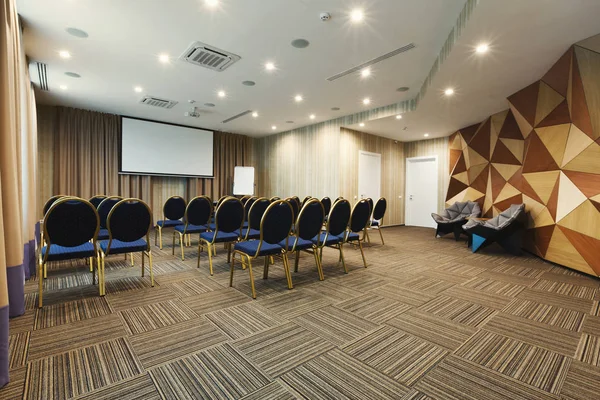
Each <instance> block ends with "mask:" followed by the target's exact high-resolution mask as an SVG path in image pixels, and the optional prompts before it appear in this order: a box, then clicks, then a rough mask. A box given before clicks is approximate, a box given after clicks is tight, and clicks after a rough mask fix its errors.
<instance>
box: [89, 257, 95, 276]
mask: <svg viewBox="0 0 600 400" xmlns="http://www.w3.org/2000/svg"><path fill="white" fill-rule="evenodd" d="M92 258H93V257H90V261H89V262H90V272H91V273H94V266H93V265H92Z"/></svg>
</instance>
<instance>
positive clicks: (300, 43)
mask: <svg viewBox="0 0 600 400" xmlns="http://www.w3.org/2000/svg"><path fill="white" fill-rule="evenodd" d="M309 44H310V42H309V41H308V40H306V39H294V40H292V46H293V47H295V48H297V49H304V48H307V47H308V45H309Z"/></svg>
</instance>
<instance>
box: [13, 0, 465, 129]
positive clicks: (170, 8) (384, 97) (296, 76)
mask: <svg viewBox="0 0 600 400" xmlns="http://www.w3.org/2000/svg"><path fill="white" fill-rule="evenodd" d="M17 5H18V10H19V14H20V15H21V16H22V18H23V20H24V25H25V33H24V37H25V48H26V53H27V55H28V56H29V57H30V59H31V60H33V61H41V62H44V63H47V64H48V80H49V88H50V90H49V91H48V92H41V91H38V93H37V96H38V101H39V102H40V103H44V104H60V105H66V106H72V107H78V108H85V109H92V110H98V111H103V112H110V113H117V114H122V115H128V116H134V117H140V118H148V119H154V120H160V121H166V122H173V123H179V124H185V125H192V126H198V127H203V128H208V129H215V130H222V131H229V132H237V133H244V134H248V135H252V136H264V135H269V134H272V133H273V132H278V131H284V130H289V129H292V128H295V127H299V126H304V125H308V124H311V123H314V122H319V121H325V120H328V119H332V118H336V117H339V116H342V115H347V114H352V113H355V112H359V111H363V110H365V109H366V108H367V107H365V106H364V105H363V104H362V99H363V98H365V97H369V98H370V99H371V100H372V102H371V105H370V106H369V107H377V106H383V105H387V104H390V103H396V102H399V101H402V100H407V99H410V98H413V97H414V96H415V95H416V93H417V92H418V90H419V88H420V86H421V83H422V81H423V79H424V77H425V76H426V74H427V71H429V69H430V67H431V65H432V63H433V62H434V60H435V58H436V56H437V53H438V52H439V49H440V48H441V46H442V44H443V42H444V41H445V40H446V37H447V36H448V32H449V31H450V29H451V28H452V26H453V25H454V22H455V21H456V18H457V16H458V14H459V12H460V10H461V9H462V7H463V5H464V0H427V1H423V0H402V1H400V0H356V1H354V0H352V1H349V0H285V1H284V0H220V5H219V7H217V8H216V9H210V8H208V7H207V6H206V5H205V4H204V0H170V1H165V0H127V1H123V0H102V1H98V0H53V1H48V0H18V1H17ZM357 7H358V8H362V9H364V12H365V16H366V18H365V20H364V21H363V22H362V23H359V24H356V23H352V22H350V18H349V13H350V11H351V10H352V9H354V8H357ZM323 11H327V12H329V13H331V15H332V19H331V20H330V21H329V22H322V21H321V20H320V19H319V14H320V12H323ZM67 27H75V28H79V29H82V30H84V31H86V32H87V33H88V34H89V38H87V39H80V38H76V37H74V36H71V35H69V34H67V33H66V32H65V29H66V28H67ZM297 38H304V39H307V40H308V41H310V43H311V44H310V46H309V47H308V48H306V49H296V48H294V47H292V46H291V45H290V42H291V41H292V40H293V39H297ZM197 40H198V41H202V42H204V43H208V44H210V45H213V46H216V47H219V48H221V49H223V50H226V51H230V52H232V53H235V54H238V55H240V56H241V57H242V59H241V61H239V62H238V63H236V64H234V65H233V66H231V67H230V68H229V69H227V70H226V71H224V72H215V71H211V70H208V69H204V68H201V67H196V66H193V65H190V64H187V63H184V62H182V61H180V60H178V59H177V58H178V57H179V56H180V55H181V54H182V53H183V52H184V50H186V48H187V47H188V45H189V44H190V43H191V42H193V41H197ZM409 43H414V44H415V45H416V48H415V49H413V50H410V51H409V52H407V53H405V54H400V55H397V56H395V57H393V58H391V59H388V60H386V61H383V62H381V63H379V64H377V65H376V66H374V67H373V68H372V70H373V76H372V77H370V78H368V79H361V78H360V77H359V76H358V75H357V74H355V75H352V76H347V77H344V78H342V79H339V80H337V81H335V82H329V81H327V80H326V78H327V77H329V76H331V75H334V74H337V73H339V72H342V71H344V70H347V69H349V68H351V67H354V66H355V65H358V64H361V63H363V62H365V61H367V60H370V59H372V58H375V57H378V56H380V55H382V54H385V53H387V52H389V51H392V50H394V49H396V48H399V47H402V46H404V45H406V44H409ZM60 50H68V51H70V52H71V54H72V57H71V58H70V59H68V60H64V59H61V58H60V57H59V54H58V52H59V51H60ZM160 53H168V54H169V55H170V56H171V57H172V58H173V60H172V62H171V63H170V64H168V65H164V64H161V63H159V62H158V58H157V56H158V54H160ZM267 61H273V62H275V63H276V65H277V68H278V69H277V71H275V72H273V73H267V72H266V71H265V68H264V64H265V63H266V62H267ZM69 71H70V72H76V73H78V74H80V75H81V76H82V77H81V78H79V79H76V78H70V77H68V76H65V75H64V73H65V72H69ZM32 78H33V79H34V81H35V74H32ZM244 80H253V81H255V82H256V86H254V87H247V86H243V85H242V84H241V82H242V81H244ZM60 85H67V86H68V89H67V90H66V91H63V90H61V89H60V88H59V87H60ZM136 85H139V86H142V87H143V88H144V92H143V93H141V94H139V93H135V92H134V90H133V88H134V86H136ZM401 86H408V87H410V88H411V90H410V91H408V92H406V93H399V92H397V91H396V89H397V88H398V87H401ZM218 90H225V91H226V92H227V98H226V99H220V98H219V97H218V96H217V94H216V93H217V91H218ZM144 94H149V95H153V96H157V97H163V98H167V99H172V100H177V101H179V104H178V105H177V106H175V107H174V108H173V109H170V110H163V109H158V108H154V107H149V106H146V105H141V104H139V103H138V102H139V100H140V99H141V98H142V96H143V95H144ZM296 94H302V95H303V97H304V101H303V102H302V103H300V104H298V103H295V102H294V99H293V98H294V96H295V95H296ZM189 99H193V100H196V101H197V103H196V104H194V105H196V106H199V107H200V108H201V109H202V110H203V111H202V116H201V117H200V118H198V119H194V118H190V117H184V116H183V114H184V112H185V111H187V110H188V108H189V105H188V103H187V100H189ZM206 102H210V103H214V104H216V107H214V108H206V107H203V104H204V103H206ZM332 107H339V108H341V110H340V111H332V110H331V108H332ZM245 110H256V111H258V113H259V114H260V115H259V118H256V119H254V118H252V117H251V116H250V115H247V116H245V117H242V118H240V119H238V120H236V121H233V122H230V123H227V124H222V123H221V121H223V120H225V119H227V118H229V117H231V116H233V115H236V114H238V113H240V112H243V111H245ZM312 113H314V114H315V115H316V118H315V119H314V120H310V119H309V115H310V114H312ZM289 120H293V121H295V123H294V124H293V125H292V124H287V123H286V121H289ZM272 125H277V127H278V129H277V131H273V130H271V126H272Z"/></svg>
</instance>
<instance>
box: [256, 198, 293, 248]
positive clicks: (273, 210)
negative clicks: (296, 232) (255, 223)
mask: <svg viewBox="0 0 600 400" xmlns="http://www.w3.org/2000/svg"><path fill="white" fill-rule="evenodd" d="M293 218H294V211H293V210H292V206H291V205H290V203H288V202H287V201H285V200H277V201H274V202H273V203H271V204H270V205H269V207H267V209H266V210H265V213H264V215H263V217H262V220H261V223H260V239H261V240H263V241H265V242H267V243H269V244H277V243H279V242H281V241H282V240H284V239H285V238H287V237H288V236H289V235H290V231H291V230H292V223H293Z"/></svg>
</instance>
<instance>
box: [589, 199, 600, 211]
mask: <svg viewBox="0 0 600 400" xmlns="http://www.w3.org/2000/svg"><path fill="white" fill-rule="evenodd" d="M590 201H591V202H592V204H593V205H594V207H596V210H598V212H600V201H595V200H590Z"/></svg>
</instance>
